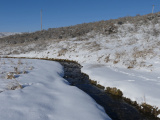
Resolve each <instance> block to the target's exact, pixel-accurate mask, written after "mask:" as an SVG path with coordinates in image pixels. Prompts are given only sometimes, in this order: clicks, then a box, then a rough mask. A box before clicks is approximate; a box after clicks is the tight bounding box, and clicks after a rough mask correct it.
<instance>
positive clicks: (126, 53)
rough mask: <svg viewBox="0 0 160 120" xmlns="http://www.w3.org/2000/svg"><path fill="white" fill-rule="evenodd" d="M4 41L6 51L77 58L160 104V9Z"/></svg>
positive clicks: (86, 68)
mask: <svg viewBox="0 0 160 120" xmlns="http://www.w3.org/2000/svg"><path fill="white" fill-rule="evenodd" d="M0 43H1V44H0V48H1V49H0V54H1V55H3V56H15V57H34V58H55V59H67V60H74V61H77V62H79V63H80V64H81V65H83V69H82V70H83V72H85V73H87V74H88V75H89V76H90V78H91V79H93V80H95V81H97V82H98V84H101V85H103V86H105V87H108V86H109V87H117V88H119V89H121V90H122V92H123V93H124V96H125V97H128V98H131V99H132V100H134V101H137V102H138V103H139V104H140V103H142V102H146V99H147V103H149V104H151V105H154V106H157V107H159V108H160V103H159V101H160V96H158V95H157V94H158V93H159V92H160V89H159V87H160V80H159V78H160V76H159V70H160V69H159V66H160V52H159V51H160V13H155V14H148V15H144V16H140V15H137V16H135V17H124V18H119V19H115V20H107V21H99V22H94V23H84V24H79V25H76V26H69V27H62V28H50V29H48V30H43V31H37V32H34V33H24V34H20V35H12V36H8V37H3V38H1V39H0ZM148 88H150V89H148ZM159 117H160V116H159Z"/></svg>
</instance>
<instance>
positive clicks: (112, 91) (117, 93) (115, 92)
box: [105, 87, 123, 97]
mask: <svg viewBox="0 0 160 120" xmlns="http://www.w3.org/2000/svg"><path fill="white" fill-rule="evenodd" d="M105 92H107V93H110V94H112V95H115V96H118V97H122V96H123V93H122V91H121V90H120V89H117V88H116V87H113V88H110V87H107V88H106V90H105Z"/></svg>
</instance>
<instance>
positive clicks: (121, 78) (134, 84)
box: [82, 64, 160, 108]
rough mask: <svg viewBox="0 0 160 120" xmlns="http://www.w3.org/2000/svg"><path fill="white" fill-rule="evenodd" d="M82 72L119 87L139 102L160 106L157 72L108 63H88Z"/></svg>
mask: <svg viewBox="0 0 160 120" xmlns="http://www.w3.org/2000/svg"><path fill="white" fill-rule="evenodd" d="M82 72H84V73H87V74H88V75H89V76H90V78H91V79H92V80H96V81H98V83H99V84H101V85H104V86H106V87H107V86H109V87H117V88H118V89H120V90H121V91H122V92H123V94H124V96H125V97H127V98H130V99H131V100H133V101H137V102H138V103H139V104H141V103H142V102H147V103H149V104H151V105H153V106H157V107H159V108H160V96H159V93H160V89H159V88H160V75H159V73H158V72H157V73H156V72H154V73H153V72H146V71H142V70H141V71H140V70H131V69H124V68H116V67H110V66H106V65H95V64H94V65H93V64H86V65H84V67H83V68H82Z"/></svg>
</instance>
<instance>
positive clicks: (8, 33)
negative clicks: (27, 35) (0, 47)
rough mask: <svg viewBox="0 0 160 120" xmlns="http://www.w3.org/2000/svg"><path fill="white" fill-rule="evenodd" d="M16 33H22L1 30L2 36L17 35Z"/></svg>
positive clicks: (0, 34) (0, 36)
mask: <svg viewBox="0 0 160 120" xmlns="http://www.w3.org/2000/svg"><path fill="white" fill-rule="evenodd" d="M15 34H20V33H12V32H0V38H2V37H6V36H10V35H15Z"/></svg>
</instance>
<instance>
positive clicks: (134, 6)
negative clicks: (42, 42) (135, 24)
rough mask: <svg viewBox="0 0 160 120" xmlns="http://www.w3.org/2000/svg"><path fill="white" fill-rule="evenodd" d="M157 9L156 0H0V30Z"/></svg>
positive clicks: (30, 28)
mask: <svg viewBox="0 0 160 120" xmlns="http://www.w3.org/2000/svg"><path fill="white" fill-rule="evenodd" d="M153 4H154V5H156V6H155V10H154V12H159V11H160V0H0V32H33V31H37V30H40V29H41V22H40V10H41V9H42V11H43V29H48V28H53V27H62V26H69V25H75V24H80V23H88V22H94V21H100V20H108V19H115V18H119V17H124V16H135V15H136V14H140V15H144V14H148V13H151V11H152V5H153Z"/></svg>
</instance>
